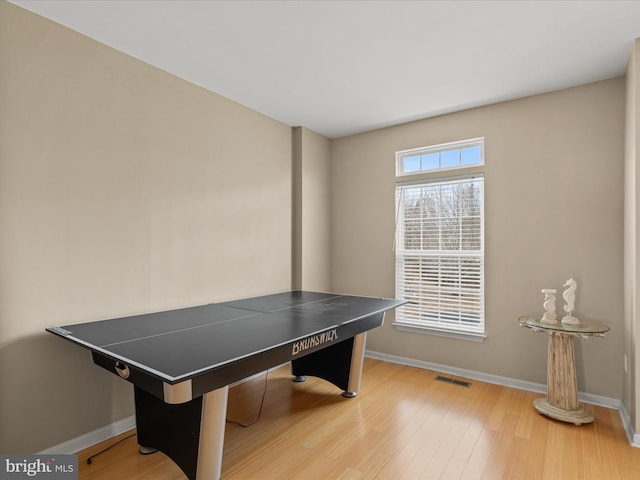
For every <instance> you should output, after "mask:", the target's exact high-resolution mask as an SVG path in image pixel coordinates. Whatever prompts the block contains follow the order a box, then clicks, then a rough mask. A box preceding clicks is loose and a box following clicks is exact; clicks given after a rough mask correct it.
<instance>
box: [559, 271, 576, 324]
mask: <svg viewBox="0 0 640 480" xmlns="http://www.w3.org/2000/svg"><path fill="white" fill-rule="evenodd" d="M563 287H567V289H566V290H565V291H564V292H563V293H562V298H564V300H565V302H567V304H566V305H565V306H564V307H562V308H563V309H564V311H565V312H567V315H565V316H564V317H562V323H564V324H566V325H579V324H580V320H578V319H577V318H576V317H574V316H573V315H572V313H573V308H574V306H575V301H576V290H577V288H578V284H577V283H576V281H575V280H574V279H573V278H570V279H569V280H567V281H566V282H565V284H564V285H563Z"/></svg>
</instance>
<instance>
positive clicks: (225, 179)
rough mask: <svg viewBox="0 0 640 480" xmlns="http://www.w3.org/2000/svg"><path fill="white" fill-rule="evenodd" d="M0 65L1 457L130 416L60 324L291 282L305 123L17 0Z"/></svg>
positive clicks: (127, 403)
mask: <svg viewBox="0 0 640 480" xmlns="http://www.w3.org/2000/svg"><path fill="white" fill-rule="evenodd" d="M0 64H1V65H2V67H1V68H0V105H1V107H0V112H1V116H0V122H1V123H0V230H1V232H2V239H1V240H0V385H1V387H0V452H4V453H11V452H33V451H38V450H41V449H44V448H48V447H50V446H52V445H55V444H57V443H60V442H62V441H65V440H68V439H70V438H73V437H76V436H79V435H81V434H84V433H87V432H89V431H91V430H94V429H96V428H99V427H102V426H104V425H107V424H109V423H112V422H113V421H115V420H118V419H121V418H123V417H126V416H128V415H131V414H132V413H133V409H132V406H133V405H132V401H131V390H130V386H129V385H128V384H126V382H121V381H119V380H118V379H117V378H116V377H114V376H112V375H109V374H108V373H107V372H103V371H102V370H101V369H98V368H96V367H95V366H93V365H92V364H91V362H90V357H89V353H88V352H86V351H83V350H82V349H78V348H77V347H74V346H72V345H70V344H67V343H66V342H63V341H61V340H60V339H58V338H55V337H53V336H52V335H50V334H46V333H45V332H44V328H45V327H47V326H51V325H61V324H69V323H74V322H81V321H89V320H96V319H102V318H109V317H114V316H122V315H128V314H135V313H139V312H147V311H156V310H162V309H168V308H174V307H180V306H186V305H196V304H203V303H207V302H212V301H218V300H225V299H231V298H238V297H243V296H248V295H256V294H261V293H270V292H274V291H282V290H288V289H289V288H290V286H291V270H292V266H291V239H292V230H291V206H292V170H291V161H292V158H291V129H290V128H289V127H288V126H286V125H283V124H281V123H279V122H276V121H274V120H272V119H270V118H267V117H265V116H263V115H260V114H258V113H256V112H254V111H251V110H249V109H247V108H244V107H242V106H239V105H237V104H235V103H233V102H231V101H229V100H227V99H225V98H223V97H220V96H218V95H215V94H213V93H210V92H208V91H205V90H204V89H201V88H199V87H196V86H194V85H191V84H189V83H187V82H185V81H183V80H180V79H178V78H176V77H174V76H172V75H169V74H167V73H165V72H163V71H161V70H158V69H156V68H153V67H151V66H149V65H147V64H144V63H142V62H140V61H138V60H135V59H133V58H131V57H128V56H126V55H124V54H122V53H119V52H117V51H115V50H113V49H110V48H107V47H106V46H104V45H101V44H99V43H97V42H95V41H93V40H90V39H88V38H86V37H83V36H81V35H79V34H77V33H75V32H72V31H70V30H68V29H66V28H63V27H61V26H59V25H57V24H55V23H53V22H50V21H47V20H44V19H42V18H41V17H38V16H36V15H34V14H32V13H29V12H27V11H25V10H23V9H21V8H19V7H16V6H14V5H11V4H8V3H6V2H5V1H1V2H0ZM112 377H113V378H112Z"/></svg>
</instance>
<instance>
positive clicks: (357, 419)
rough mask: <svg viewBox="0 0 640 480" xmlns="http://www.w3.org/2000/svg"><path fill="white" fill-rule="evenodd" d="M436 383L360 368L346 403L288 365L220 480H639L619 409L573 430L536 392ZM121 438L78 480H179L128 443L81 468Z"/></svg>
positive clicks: (233, 444)
mask: <svg viewBox="0 0 640 480" xmlns="http://www.w3.org/2000/svg"><path fill="white" fill-rule="evenodd" d="M436 375H437V373H435V372H432V371H428V370H422V369H418V368H413V367H407V366H402V365H396V364H391V363H387V362H382V361H379V360H373V359H365V364H364V373H363V380H362V389H361V391H360V393H359V394H358V396H357V397H356V398H353V399H346V398H343V397H342V396H341V395H340V393H341V392H340V391H339V390H338V389H337V388H336V387H334V386H333V385H330V384H329V383H327V382H325V381H323V380H320V379H316V378H312V377H309V378H308V380H307V381H306V382H304V383H294V382H292V381H291V376H290V374H289V369H288V367H282V368H280V369H277V370H275V371H273V372H271V373H270V374H269V377H268V383H267V393H266V397H265V402H264V407H263V411H262V416H261V418H260V420H259V421H258V422H257V423H255V424H254V425H252V426H250V427H247V428H242V427H240V426H237V425H233V424H227V427H226V433H225V447H224V455H223V464H222V478H223V480H247V479H262V480H275V479H296V480H298V479H300V480H305V479H309V480H313V479H318V480H327V479H336V480H399V479H405V480H417V479H442V480H445V479H446V480H500V479H508V480H540V479H543V480H546V479H549V480H551V479H558V480H565V479H569V480H572V479H576V480H577V479H581V480H582V479H585V480H589V479H593V480H601V479H605V478H606V479H608V480H631V479H638V478H640V449H637V448H634V447H631V446H630V445H629V443H628V441H627V438H626V435H625V432H624V428H623V425H622V422H621V421H620V415H619V413H618V412H617V411H615V410H612V409H607V408H604V407H598V406H594V407H592V406H590V407H591V408H593V410H594V413H595V417H596V419H595V422H594V423H593V424H587V425H582V426H579V427H577V426H575V425H571V424H566V423H563V422H558V421H555V420H551V419H549V418H546V417H543V416H541V415H539V414H538V413H537V412H536V411H535V410H534V408H533V405H532V402H533V400H534V399H535V398H537V397H539V396H541V395H539V394H535V393H531V392H526V391H522V390H516V389H511V388H507V387H502V386H498V385H491V384H486V383H482V382H476V381H472V382H471V383H472V385H471V386H470V387H469V388H466V387H463V386H458V385H454V384H450V383H443V382H439V381H436V380H435V377H436ZM446 376H448V375H446ZM452 378H458V377H452ZM462 380H464V379H462ZM264 386H265V383H264V376H261V377H257V378H254V379H252V380H250V381H248V382H245V383H243V384H241V385H238V386H235V387H233V388H231V389H230V391H229V407H228V417H229V418H232V419H234V420H238V421H241V422H243V423H248V422H252V421H253V420H255V419H256V417H257V414H258V409H259V406H260V400H261V397H262V392H263V389H264ZM125 436H126V435H125V434H123V435H119V436H117V437H114V438H113V439H111V440H109V441H107V442H103V443H102V444H100V445H95V446H93V447H91V448H88V449H86V450H84V451H82V452H80V453H79V454H78V455H79V457H78V462H79V470H80V476H79V478H80V480H114V479H132V480H184V479H185V478H186V477H185V476H184V475H183V474H182V472H181V471H180V469H179V468H178V467H177V466H176V465H175V464H174V463H173V462H172V461H171V460H170V459H169V458H167V457H166V456H165V455H164V454H162V453H156V454H153V455H147V456H143V455H140V454H139V453H138V447H137V443H136V439H135V436H134V437H132V438H129V439H127V440H125V441H123V442H122V443H120V444H119V445H116V446H114V447H113V448H111V449H110V450H108V451H107V452H105V453H103V454H101V455H100V456H98V457H95V458H94V460H93V463H92V464H91V465H87V463H86V460H87V458H88V457H89V456H90V455H93V454H95V453H97V452H98V451H100V450H101V449H103V448H105V447H106V446H108V445H111V444H113V443H115V441H117V440H120V439H122V438H124V437H125Z"/></svg>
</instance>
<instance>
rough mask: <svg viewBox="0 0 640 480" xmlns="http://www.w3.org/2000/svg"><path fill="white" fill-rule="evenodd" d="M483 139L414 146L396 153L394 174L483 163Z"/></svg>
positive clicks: (408, 173) (401, 174) (448, 168)
mask: <svg viewBox="0 0 640 480" xmlns="http://www.w3.org/2000/svg"><path fill="white" fill-rule="evenodd" d="M483 151H484V139H483V138H474V139H472V140H464V141H462V142H454V143H447V144H442V145H434V146H431V147H424V148H415V149H412V150H405V151H402V152H397V153H396V174H397V175H398V176H403V175H414V174H417V173H421V172H432V171H434V170H451V169H456V168H465V167H471V166H479V165H483V164H484V152H483Z"/></svg>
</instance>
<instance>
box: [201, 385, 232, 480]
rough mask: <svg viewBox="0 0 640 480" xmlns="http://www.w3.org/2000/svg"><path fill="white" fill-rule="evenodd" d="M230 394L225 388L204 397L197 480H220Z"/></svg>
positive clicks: (227, 388) (226, 387)
mask: <svg viewBox="0 0 640 480" xmlns="http://www.w3.org/2000/svg"><path fill="white" fill-rule="evenodd" d="M228 394H229V387H228V386H225V387H221V388H218V389H217V390H213V391H211V392H209V393H207V394H205V395H204V396H203V399H202V417H201V422H200V443H199V446H198V469H197V473H196V480H218V479H219V478H220V474H221V471H222V451H223V447H224V427H225V422H226V417H227V398H228Z"/></svg>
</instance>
